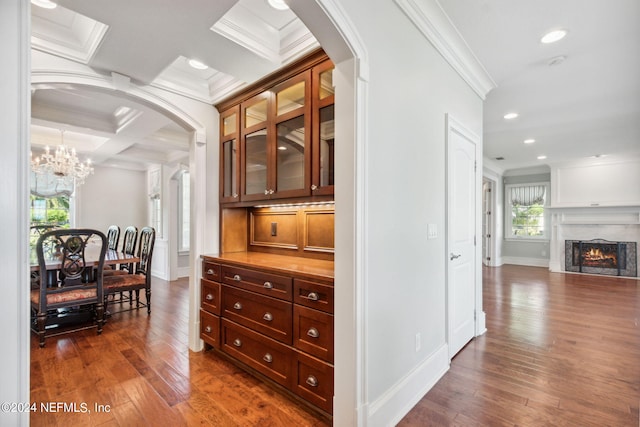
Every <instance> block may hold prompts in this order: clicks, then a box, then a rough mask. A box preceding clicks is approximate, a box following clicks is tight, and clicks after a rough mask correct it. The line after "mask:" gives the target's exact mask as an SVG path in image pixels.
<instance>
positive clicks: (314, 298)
mask: <svg viewBox="0 0 640 427" xmlns="http://www.w3.org/2000/svg"><path fill="white" fill-rule="evenodd" d="M307 298H308V299H310V300H311V301H318V300H319V299H320V297H319V296H318V294H317V293H315V292H309V295H307Z"/></svg>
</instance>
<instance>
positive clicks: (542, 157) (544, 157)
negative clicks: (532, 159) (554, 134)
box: [538, 156, 547, 160]
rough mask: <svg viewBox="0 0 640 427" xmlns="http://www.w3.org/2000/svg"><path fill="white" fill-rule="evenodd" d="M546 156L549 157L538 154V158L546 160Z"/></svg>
mask: <svg viewBox="0 0 640 427" xmlns="http://www.w3.org/2000/svg"><path fill="white" fill-rule="evenodd" d="M546 158H547V156H538V160H544V159H546Z"/></svg>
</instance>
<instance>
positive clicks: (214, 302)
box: [200, 279, 221, 315]
mask: <svg viewBox="0 0 640 427" xmlns="http://www.w3.org/2000/svg"><path fill="white" fill-rule="evenodd" d="M200 289H201V294H200V296H201V302H200V306H201V308H202V309H204V310H207V311H208V312H210V313H213V314H217V315H220V302H221V296H220V283H216V282H211V281H209V280H205V279H200Z"/></svg>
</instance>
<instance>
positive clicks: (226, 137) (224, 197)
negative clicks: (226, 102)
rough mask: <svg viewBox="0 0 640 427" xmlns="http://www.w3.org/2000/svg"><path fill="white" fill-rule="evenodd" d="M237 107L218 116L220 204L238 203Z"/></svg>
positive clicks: (238, 127) (238, 131)
mask: <svg viewBox="0 0 640 427" xmlns="http://www.w3.org/2000/svg"><path fill="white" fill-rule="evenodd" d="M239 110H240V108H239V106H236V107H233V108H231V109H229V110H227V111H225V112H223V113H222V114H220V141H221V143H220V202H221V203H229V202H239V201H240V195H239V192H240V189H239V186H240V146H239V139H238V138H239V135H240V120H239Z"/></svg>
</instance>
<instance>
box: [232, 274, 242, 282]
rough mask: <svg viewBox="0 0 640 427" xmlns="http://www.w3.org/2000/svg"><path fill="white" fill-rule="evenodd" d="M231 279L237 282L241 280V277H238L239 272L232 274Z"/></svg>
mask: <svg viewBox="0 0 640 427" xmlns="http://www.w3.org/2000/svg"><path fill="white" fill-rule="evenodd" d="M233 280H235V281H236V282H239V281H241V280H242V277H240V275H239V274H234V275H233Z"/></svg>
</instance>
